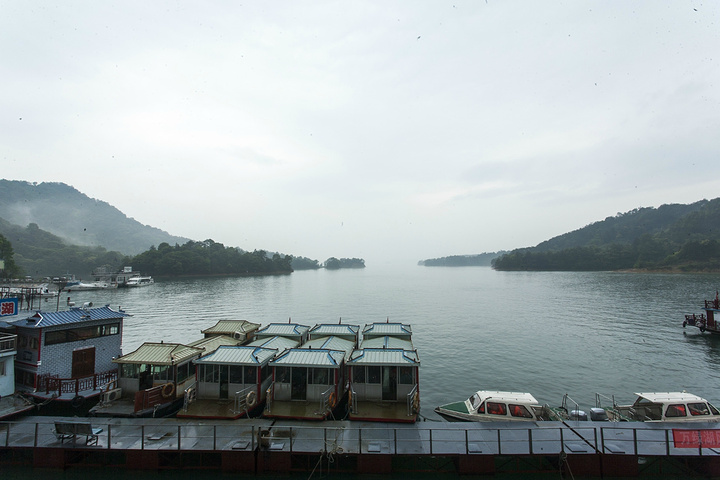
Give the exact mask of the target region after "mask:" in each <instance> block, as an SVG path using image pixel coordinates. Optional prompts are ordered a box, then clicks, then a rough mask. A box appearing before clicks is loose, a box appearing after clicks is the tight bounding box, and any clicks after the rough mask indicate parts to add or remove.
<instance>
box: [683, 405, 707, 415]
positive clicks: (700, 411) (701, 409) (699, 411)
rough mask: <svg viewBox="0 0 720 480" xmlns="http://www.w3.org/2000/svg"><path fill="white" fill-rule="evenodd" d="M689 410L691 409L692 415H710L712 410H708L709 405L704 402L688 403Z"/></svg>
mask: <svg viewBox="0 0 720 480" xmlns="http://www.w3.org/2000/svg"><path fill="white" fill-rule="evenodd" d="M688 410H690V415H692V416H696V415H710V410H708V408H707V405H705V404H704V403H688Z"/></svg>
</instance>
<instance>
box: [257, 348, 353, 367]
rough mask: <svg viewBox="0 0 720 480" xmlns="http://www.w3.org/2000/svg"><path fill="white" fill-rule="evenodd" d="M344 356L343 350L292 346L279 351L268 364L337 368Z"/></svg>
mask: <svg viewBox="0 0 720 480" xmlns="http://www.w3.org/2000/svg"><path fill="white" fill-rule="evenodd" d="M344 358H345V352H342V351H339V350H328V349H312V350H310V349H307V348H292V349H290V350H285V351H284V352H283V353H281V354H280V355H279V356H278V357H277V358H276V359H275V360H273V361H271V362H270V365H274V366H279V367H327V368H339V367H340V365H341V364H342V363H343V359H344Z"/></svg>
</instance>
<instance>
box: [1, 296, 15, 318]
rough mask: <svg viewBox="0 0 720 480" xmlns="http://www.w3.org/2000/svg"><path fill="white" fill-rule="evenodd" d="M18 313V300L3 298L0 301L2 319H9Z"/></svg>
mask: <svg viewBox="0 0 720 480" xmlns="http://www.w3.org/2000/svg"><path fill="white" fill-rule="evenodd" d="M17 312H18V299H17V298H3V299H2V300H0V317H7V316H9V315H17Z"/></svg>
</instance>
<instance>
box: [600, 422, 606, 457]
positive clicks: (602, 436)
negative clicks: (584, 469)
mask: <svg viewBox="0 0 720 480" xmlns="http://www.w3.org/2000/svg"><path fill="white" fill-rule="evenodd" d="M600 443H601V444H602V450H601V451H600V453H605V430H604V429H603V427H600Z"/></svg>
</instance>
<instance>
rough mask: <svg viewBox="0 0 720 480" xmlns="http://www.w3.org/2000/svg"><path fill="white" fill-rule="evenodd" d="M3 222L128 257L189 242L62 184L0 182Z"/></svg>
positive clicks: (0, 210) (0, 214)
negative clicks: (164, 244)
mask: <svg viewBox="0 0 720 480" xmlns="http://www.w3.org/2000/svg"><path fill="white" fill-rule="evenodd" d="M0 218H2V219H4V220H6V221H7V222H8V223H10V224H15V225H19V226H23V227H24V226H27V225H29V224H31V223H34V224H36V225H37V226H38V227H39V228H40V229H42V230H44V231H46V232H49V233H52V234H54V235H56V236H57V237H60V238H61V239H63V240H64V241H66V242H67V243H68V244H73V245H80V246H93V247H98V246H102V247H104V248H106V249H107V250H111V251H117V252H120V253H123V254H125V255H136V254H138V253H141V252H144V251H145V250H147V249H148V248H150V247H151V246H153V245H159V244H161V243H163V242H167V243H169V244H171V245H173V244H175V243H179V244H184V243H186V242H187V241H188V240H190V239H188V238H184V237H178V236H175V235H171V234H169V233H167V232H165V231H163V230H160V229H159V228H155V227H151V226H149V225H143V224H141V223H140V222H138V221H137V220H135V219H133V218H129V217H128V216H126V215H125V214H124V213H122V212H121V211H120V210H118V209H117V208H115V207H113V206H112V205H110V204H109V203H107V202H104V201H101V200H97V199H94V198H90V197H88V196H87V195H85V194H83V193H81V192H80V191H78V190H77V189H75V188H74V187H71V186H69V185H66V184H64V183H55V182H53V183H38V184H35V183H30V182H23V181H17V180H4V179H3V180H0ZM0 233H2V232H0Z"/></svg>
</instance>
